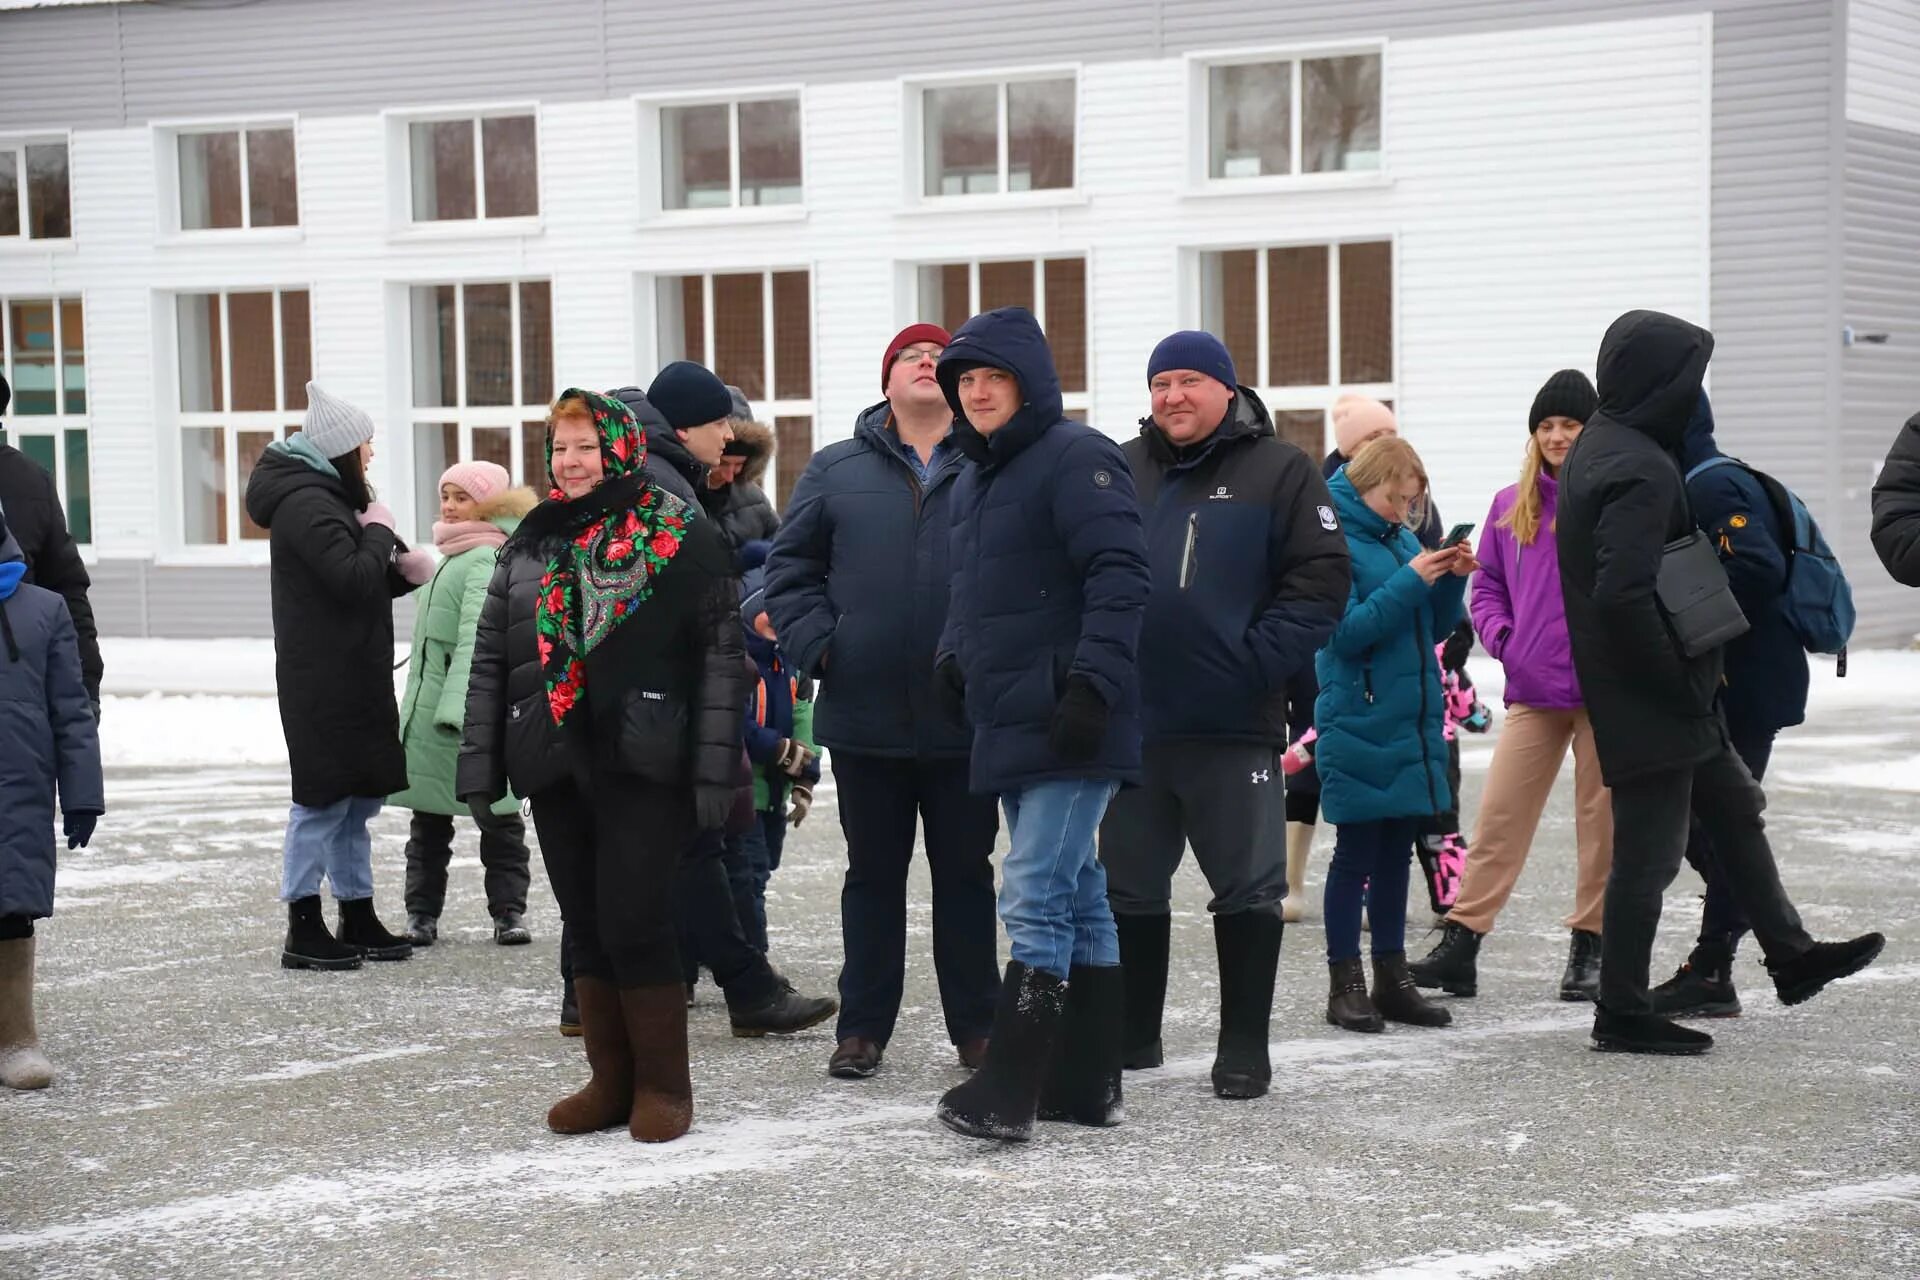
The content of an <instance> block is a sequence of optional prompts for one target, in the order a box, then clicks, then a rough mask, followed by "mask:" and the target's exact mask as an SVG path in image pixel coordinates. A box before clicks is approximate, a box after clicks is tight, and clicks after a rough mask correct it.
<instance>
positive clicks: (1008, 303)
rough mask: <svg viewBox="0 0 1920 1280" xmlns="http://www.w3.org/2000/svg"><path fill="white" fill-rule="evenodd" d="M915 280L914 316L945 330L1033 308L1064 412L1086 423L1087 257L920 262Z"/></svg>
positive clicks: (1089, 400) (1088, 399)
mask: <svg viewBox="0 0 1920 1280" xmlns="http://www.w3.org/2000/svg"><path fill="white" fill-rule="evenodd" d="M915 279H916V282H917V285H918V288H917V291H916V301H917V303H918V306H917V307H916V309H915V311H914V316H915V318H916V319H925V320H933V321H937V322H938V323H939V324H940V326H941V327H942V328H944V329H946V330H947V332H949V333H952V332H954V331H955V330H957V329H959V327H960V326H961V325H963V324H965V323H966V321H967V317H968V316H973V315H978V314H979V313H980V312H982V311H991V310H993V309H994V308H995V307H1025V308H1026V309H1027V310H1029V311H1031V312H1033V314H1034V317H1035V318H1036V319H1038V320H1039V321H1040V327H1041V328H1042V329H1044V330H1045V331H1046V334H1047V345H1048V346H1049V347H1051V348H1052V349H1053V367H1054V369H1055V371H1056V372H1058V373H1059V375H1060V391H1061V399H1062V401H1063V402H1064V405H1065V408H1066V412H1067V416H1068V417H1071V418H1078V419H1079V420H1081V421H1082V422H1084V421H1086V418H1087V411H1088V409H1089V408H1090V407H1091V398H1090V397H1089V395H1088V390H1087V380H1088V362H1087V260H1086V259H1085V258H1014V259H1010V260H1006V261H987V262H936V263H928V264H926V265H923V266H921V267H920V268H919V269H918V270H917V271H916V272H915Z"/></svg>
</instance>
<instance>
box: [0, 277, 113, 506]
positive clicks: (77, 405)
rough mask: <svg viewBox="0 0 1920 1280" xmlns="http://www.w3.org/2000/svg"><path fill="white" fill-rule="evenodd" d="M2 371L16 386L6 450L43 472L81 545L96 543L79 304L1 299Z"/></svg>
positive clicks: (0, 433)
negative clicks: (16, 452)
mask: <svg viewBox="0 0 1920 1280" xmlns="http://www.w3.org/2000/svg"><path fill="white" fill-rule="evenodd" d="M0 370H4V372H5V373H6V375H7V381H8V382H9V383H10V384H12V386H13V407H12V408H11V409H10V410H9V411H8V414H7V417H6V424H5V429H4V430H0V444H10V445H12V446H13V447H14V448H16V449H18V450H20V452H22V453H24V454H26V455H27V456H28V457H29V458H32V459H33V460H34V461H35V462H37V463H39V464H40V465H41V466H43V467H45V468H46V469H47V471H48V472H49V473H50V474H51V475H52V476H53V478H54V482H55V484H56V485H57V486H58V488H59V491H60V500H61V503H62V504H63V505H64V506H65V507H66V509H67V525H68V527H69V528H70V529H72V530H73V537H74V540H75V541H76V542H92V541H93V484H92V475H91V470H90V467H89V464H88V449H87V446H88V438H87V346H86V326H85V323H84V316H83V312H82V310H81V306H80V299H78V298H0Z"/></svg>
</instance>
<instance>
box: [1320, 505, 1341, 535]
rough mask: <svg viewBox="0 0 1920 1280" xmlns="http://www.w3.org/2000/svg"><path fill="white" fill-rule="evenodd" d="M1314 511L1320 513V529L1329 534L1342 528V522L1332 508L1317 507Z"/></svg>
mask: <svg viewBox="0 0 1920 1280" xmlns="http://www.w3.org/2000/svg"><path fill="white" fill-rule="evenodd" d="M1314 509H1315V510H1316V511H1318V512H1319V513H1320V527H1321V528H1322V529H1325V530H1326V531H1327V532H1328V533H1332V532H1333V531H1334V530H1335V529H1338V528H1339V527H1340V521H1339V520H1338V519H1337V518H1335V516H1334V514H1333V508H1332V507H1316V508H1314Z"/></svg>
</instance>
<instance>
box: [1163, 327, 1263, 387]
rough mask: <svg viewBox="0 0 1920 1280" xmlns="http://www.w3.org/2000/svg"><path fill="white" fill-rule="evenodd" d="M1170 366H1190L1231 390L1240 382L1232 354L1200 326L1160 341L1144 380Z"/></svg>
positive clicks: (1174, 367)
mask: <svg viewBox="0 0 1920 1280" xmlns="http://www.w3.org/2000/svg"><path fill="white" fill-rule="evenodd" d="M1169 369H1192V370H1193V371H1194V372H1195V373H1204V374H1206V375H1207V376H1208V377H1209V378H1213V379H1215V380H1216V381H1219V382H1224V383H1226V384H1227V390H1229V391H1231V390H1233V389H1234V388H1235V387H1238V386H1239V385H1240V379H1239V378H1238V377H1237V376H1236V375H1235V374H1234V372H1233V357H1232V356H1230V355H1228V354H1227V346H1226V344H1225V343H1224V342H1221V341H1220V339H1218V338H1216V337H1214V336H1213V335H1212V334H1210V333H1205V332H1202V331H1201V330H1199V329H1182V330H1181V331H1180V332H1179V333H1171V334H1168V335H1167V336H1166V337H1164V338H1162V339H1161V340H1160V345H1159V346H1157V347H1155V348H1154V349H1153V355H1152V356H1151V357H1150V358H1149V359H1148V360H1147V381H1148V382H1152V381H1153V380H1154V379H1155V378H1156V377H1158V376H1159V375H1160V374H1163V373H1165V372H1166V371H1167V370H1169Z"/></svg>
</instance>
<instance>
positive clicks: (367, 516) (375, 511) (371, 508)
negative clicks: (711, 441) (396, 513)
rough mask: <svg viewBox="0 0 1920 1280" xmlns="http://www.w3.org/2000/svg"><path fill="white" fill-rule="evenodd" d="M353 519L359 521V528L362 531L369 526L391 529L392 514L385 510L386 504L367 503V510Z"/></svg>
mask: <svg viewBox="0 0 1920 1280" xmlns="http://www.w3.org/2000/svg"><path fill="white" fill-rule="evenodd" d="M355 519H357V520H359V521H360V527H361V528H363V529H364V528H366V527H367V526H368V525H370V524H377V525H382V526H384V527H386V528H387V529H392V528H393V512H391V511H389V510H387V504H386V503H384V502H369V503H368V504H367V509H366V510H365V511H362V512H361V513H360V514H359V515H358V516H356V517H355Z"/></svg>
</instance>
